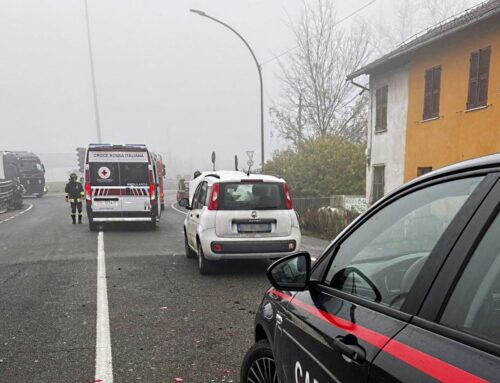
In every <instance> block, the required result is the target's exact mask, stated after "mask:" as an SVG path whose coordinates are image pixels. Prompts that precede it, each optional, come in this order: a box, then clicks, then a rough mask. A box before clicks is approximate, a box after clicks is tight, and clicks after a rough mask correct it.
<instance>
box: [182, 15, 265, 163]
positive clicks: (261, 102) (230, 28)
mask: <svg viewBox="0 0 500 383" xmlns="http://www.w3.org/2000/svg"><path fill="white" fill-rule="evenodd" d="M189 11H190V12H193V13H195V14H197V15H198V16H202V17H206V18H207V19H210V20H213V21H215V22H216V23H219V24H221V25H223V26H224V27H226V28H227V29H229V30H230V31H232V32H233V33H234V34H236V36H238V37H239V38H240V39H241V41H243V43H244V44H245V45H246V47H247V48H248V50H249V51H250V54H251V55H252V58H253V61H254V62H255V65H256V66H257V72H258V73H259V83H260V162H261V171H262V172H264V84H263V82H262V68H261V65H260V64H259V61H258V60H257V57H256V56H255V53H254V52H253V50H252V48H251V47H250V44H248V42H247V41H246V40H245V39H244V38H243V36H242V35H240V34H239V33H238V32H237V31H236V30H235V29H234V28H232V27H231V26H229V25H227V24H226V23H224V22H222V21H220V20H218V19H216V18H215V17H212V16H209V15H207V14H206V13H205V12H203V11H200V10H198V9H190V10H189Z"/></svg>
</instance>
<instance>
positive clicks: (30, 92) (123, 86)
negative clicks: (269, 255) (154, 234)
mask: <svg viewBox="0 0 500 383" xmlns="http://www.w3.org/2000/svg"><path fill="white" fill-rule="evenodd" d="M332 1H333V0H332ZM394 1H397V0H379V1H378V2H377V3H375V4H374V5H372V6H370V7H369V8H367V9H366V10H365V11H363V12H362V13H361V16H362V17H364V18H370V17H374V15H378V14H380V12H383V11H384V10H386V9H387V7H388V5H390V3H391V2H394ZM88 2H89V13H90V25H91V33H92V42H93V50H94V63H95V71H96V81H97V92H98V103H99V109H100V117H101V126H102V135H103V142H106V143H146V144H147V145H148V146H149V147H150V148H151V149H152V150H154V151H158V152H161V153H167V154H168V158H169V159H170V161H171V162H172V163H175V164H176V167H177V168H179V169H176V170H180V171H188V170H191V169H193V168H201V169H203V168H208V167H209V166H210V162H209V158H210V153H211V152H212V150H215V151H216V152H217V156H218V161H217V162H218V167H219V168H224V167H226V168H228V167H231V166H232V164H233V157H234V155H235V154H238V155H239V156H240V163H241V162H246V156H245V150H255V158H256V159H257V162H258V159H259V158H260V126H259V124H260V114H259V113H260V109H259V88H258V77H257V71H256V68H255V64H254V63H253V61H252V59H251V56H250V55H249V53H248V51H247V50H246V47H245V46H244V45H243V44H242V43H241V41H239V40H238V39H237V37H236V36H235V35H233V34H232V33H231V32H230V31H228V30H226V29H224V28H223V27H222V26H220V25H218V24H216V23H214V22H212V21H210V20H208V19H205V18H201V17H199V16H196V15H193V14H191V13H189V12H188V10H189V8H199V9H203V10H204V11H206V12H207V13H208V14H210V15H212V16H214V17H217V18H220V19H222V20H223V21H225V22H227V23H228V24H230V25H231V26H233V27H234V28H235V29H237V30H238V31H239V32H240V33H241V34H242V35H243V36H245V38H246V39H247V40H248V41H249V43H250V44H251V45H252V47H253V48H254V50H255V53H256V55H257V57H258V59H259V61H260V62H264V61H267V60H268V59H270V58H272V57H273V56H274V55H275V54H278V53H281V52H283V51H285V50H287V49H288V48H291V47H293V46H294V40H293V36H292V34H291V32H290V30H289V28H288V26H287V23H289V20H293V19H296V18H297V17H298V15H299V14H300V10H301V8H302V4H303V3H302V0H88ZM367 2H368V0H351V1H349V2H346V1H337V4H338V7H337V9H338V16H339V18H341V17H343V16H345V15H347V14H349V13H351V12H352V11H354V10H355V9H357V8H359V7H360V6H362V5H363V4H366V3H367ZM278 71H279V65H278V64H277V62H273V63H271V64H268V65H265V66H264V68H263V75H264V86H265V103H266V157H268V158H269V157H270V155H271V153H272V150H275V149H276V148H279V147H281V146H282V143H281V142H280V139H279V137H276V135H274V137H273V138H272V139H271V136H270V129H271V126H270V124H269V121H268V115H267V108H268V107H269V106H271V105H272V102H273V101H274V102H276V101H278V100H279V95H280V84H279V81H278V80H277V78H276V74H277V73H278ZM89 142H96V132H95V117H94V110H93V99H92V89H91V79H90V67H89V54H88V46H87V37H86V25H85V13H84V1H83V0H15V1H14V0H0V150H7V149H8V150H31V151H34V152H40V153H50V152H55V153H57V152H61V153H68V152H72V151H74V149H75V148H76V147H77V146H86V145H87V144H88V143H89ZM167 167H168V164H167Z"/></svg>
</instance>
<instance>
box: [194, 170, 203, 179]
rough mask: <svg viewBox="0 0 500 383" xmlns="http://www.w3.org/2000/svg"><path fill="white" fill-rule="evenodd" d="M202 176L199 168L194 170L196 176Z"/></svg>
mask: <svg viewBox="0 0 500 383" xmlns="http://www.w3.org/2000/svg"><path fill="white" fill-rule="evenodd" d="M199 176H201V172H200V171H199V170H197V171H195V172H194V178H196V177H199Z"/></svg>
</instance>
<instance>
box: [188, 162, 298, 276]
mask: <svg viewBox="0 0 500 383" xmlns="http://www.w3.org/2000/svg"><path fill="white" fill-rule="evenodd" d="M199 178H200V180H199V181H198V186H197V187H196V190H195V192H194V194H193V197H192V199H191V201H189V200H187V199H182V200H180V202H179V204H180V205H181V206H183V207H186V208H187V209H188V213H187V215H186V219H185V221H184V235H185V247H186V256H187V257H194V256H197V257H198V267H199V271H200V273H201V274H208V273H210V272H212V271H213V270H214V268H215V266H216V264H217V261H219V260H222V259H277V258H281V257H284V256H286V255H289V254H291V253H293V252H295V251H296V250H297V249H299V248H300V245H301V233H300V227H299V222H298V219H297V215H296V213H295V211H294V210H293V205H292V198H291V196H290V192H289V190H288V186H287V184H286V182H285V181H284V180H283V179H281V178H278V177H274V176H268V175H260V174H250V175H247V174H246V173H243V172H234V171H231V172H229V171H228V172H224V171H220V172H213V173H208V174H207V173H204V174H203V175H201V176H199Z"/></svg>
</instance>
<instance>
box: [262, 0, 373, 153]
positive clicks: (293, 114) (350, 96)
mask: <svg viewBox="0 0 500 383" xmlns="http://www.w3.org/2000/svg"><path fill="white" fill-rule="evenodd" d="M292 31H293V33H294V35H295V39H296V42H297V48H296V49H295V50H294V51H293V52H292V53H291V54H290V55H288V56H287V57H286V59H285V61H283V62H281V69H282V75H281V80H282V82H283V85H284V91H285V94H284V99H283V102H282V103H281V104H280V105H278V106H275V107H274V108H272V109H271V116H272V119H273V123H274V126H275V128H276V129H277V130H278V131H279V132H280V134H281V135H282V136H283V137H284V138H286V139H288V140H290V141H291V142H292V143H293V144H295V145H296V144H297V143H299V142H300V141H303V140H306V139H308V138H314V137H324V136H326V135H328V134H336V135H339V136H342V137H344V138H347V139H350V140H353V141H357V142H359V141H363V140H364V129H365V128H366V120H364V123H361V120H360V119H359V118H358V116H359V115H361V114H362V113H363V112H364V110H366V108H367V100H366V98H364V97H362V98H359V97H358V96H359V89H357V88H355V87H353V86H352V85H351V84H349V83H347V82H346V81H345V79H346V76H347V75H348V74H349V73H351V72H353V71H354V70H355V69H357V68H359V67H360V66H361V65H362V64H364V63H365V62H366V59H367V57H368V56H369V52H368V42H369V37H368V28H367V26H366V24H365V23H355V24H353V25H352V27H350V28H349V29H345V28H341V27H340V26H338V25H336V23H335V9H334V5H333V2H332V1H328V0H315V1H314V2H311V1H309V2H307V3H304V12H303V14H302V16H301V18H300V20H299V22H298V23H297V24H295V25H293V26H292ZM360 129H361V130H362V131H363V133H362V134H360V133H359V130H360Z"/></svg>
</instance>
